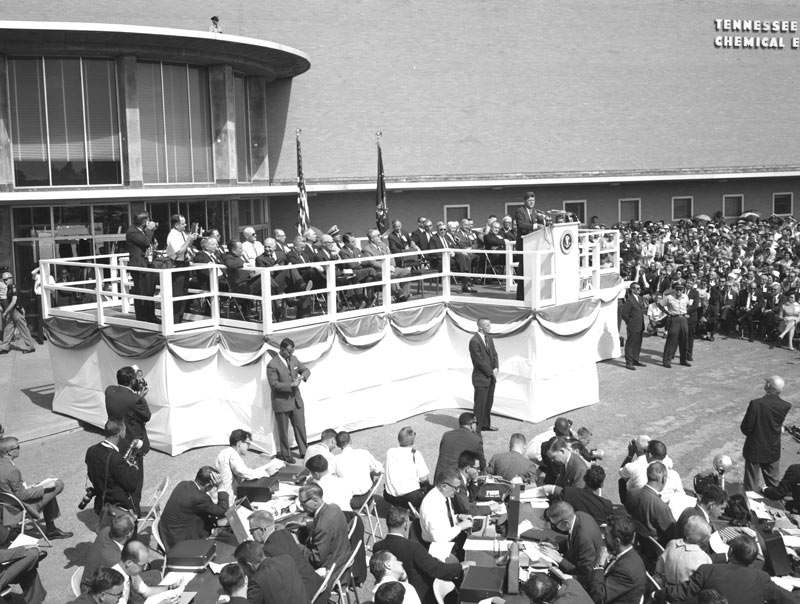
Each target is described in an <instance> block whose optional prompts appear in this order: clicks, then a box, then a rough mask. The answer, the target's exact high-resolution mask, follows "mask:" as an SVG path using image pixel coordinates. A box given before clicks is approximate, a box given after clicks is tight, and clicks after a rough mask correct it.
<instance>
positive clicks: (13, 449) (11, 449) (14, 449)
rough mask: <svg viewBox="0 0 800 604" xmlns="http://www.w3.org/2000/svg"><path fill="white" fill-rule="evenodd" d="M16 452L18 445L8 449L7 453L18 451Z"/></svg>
mask: <svg viewBox="0 0 800 604" xmlns="http://www.w3.org/2000/svg"><path fill="white" fill-rule="evenodd" d="M18 450H19V445H17V446H16V447H11V448H10V449H9V451H18Z"/></svg>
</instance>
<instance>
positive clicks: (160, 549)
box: [153, 515, 167, 574]
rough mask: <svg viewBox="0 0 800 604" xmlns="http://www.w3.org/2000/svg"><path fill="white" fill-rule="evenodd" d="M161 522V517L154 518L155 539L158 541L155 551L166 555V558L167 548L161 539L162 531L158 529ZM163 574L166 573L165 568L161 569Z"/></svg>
mask: <svg viewBox="0 0 800 604" xmlns="http://www.w3.org/2000/svg"><path fill="white" fill-rule="evenodd" d="M160 521H161V516H160V515H158V516H156V517H155V518H153V539H155V540H156V546H157V548H158V549H156V550H155V551H156V552H158V553H159V554H164V555H165V556H166V555H167V548H166V547H164V541H163V540H162V539H161V531H160V530H159V528H158V525H159V522H160ZM165 566H166V565H165ZM161 572H162V574H163V572H164V569H163V568H162V569H161Z"/></svg>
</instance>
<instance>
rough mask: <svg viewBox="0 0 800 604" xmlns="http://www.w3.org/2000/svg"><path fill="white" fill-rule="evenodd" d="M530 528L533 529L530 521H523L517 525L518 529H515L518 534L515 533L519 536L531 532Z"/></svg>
mask: <svg viewBox="0 0 800 604" xmlns="http://www.w3.org/2000/svg"><path fill="white" fill-rule="evenodd" d="M532 528H533V523H532V522H531V521H530V520H527V519H526V520H523V521H522V522H520V523H519V528H518V529H517V530H518V531H519V532H518V533H517V535H521V534H522V533H525V532H527V531H529V530H531V529H532Z"/></svg>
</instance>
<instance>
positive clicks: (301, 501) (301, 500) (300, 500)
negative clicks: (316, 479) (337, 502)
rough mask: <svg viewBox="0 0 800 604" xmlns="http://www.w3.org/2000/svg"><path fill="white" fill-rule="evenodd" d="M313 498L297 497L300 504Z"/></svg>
mask: <svg viewBox="0 0 800 604" xmlns="http://www.w3.org/2000/svg"><path fill="white" fill-rule="evenodd" d="M312 499H313V497H309V498H308V499H300V498H299V497H298V498H297V501H298V502H299V503H300V504H303V503H306V502H307V501H311V500H312Z"/></svg>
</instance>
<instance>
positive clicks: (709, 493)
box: [675, 484, 728, 535]
mask: <svg viewBox="0 0 800 604" xmlns="http://www.w3.org/2000/svg"><path fill="white" fill-rule="evenodd" d="M727 499H728V496H727V494H726V493H725V491H723V490H722V488H720V487H719V486H717V485H715V484H712V485H710V486H709V487H707V488H706V490H705V491H703V494H702V495H700V496H699V497H698V498H697V504H696V505H695V506H694V507H691V508H686V509H685V510H683V512H681V515H680V517H679V518H678V522H676V523H675V534H676V535H683V531H684V527H685V526H686V522H687V521H688V520H689V518H691V517H692V516H699V517H700V518H702V519H703V520H705V521H706V522H708V523H709V524H711V522H713V521H714V520H716V519H717V518H719V516H720V514H722V512H723V510H724V509H725V501H726V500H727ZM711 532H712V533H713V532H714V527H713V526H712V527H711Z"/></svg>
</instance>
